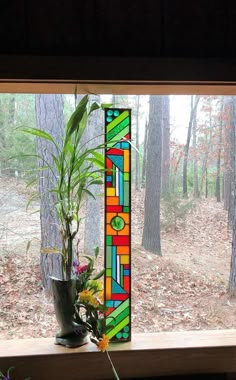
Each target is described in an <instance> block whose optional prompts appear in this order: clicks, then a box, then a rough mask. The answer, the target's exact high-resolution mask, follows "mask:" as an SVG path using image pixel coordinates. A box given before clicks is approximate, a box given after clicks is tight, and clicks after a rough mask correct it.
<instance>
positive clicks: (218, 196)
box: [216, 96, 224, 202]
mask: <svg viewBox="0 0 236 380" xmlns="http://www.w3.org/2000/svg"><path fill="white" fill-rule="evenodd" d="M220 102H221V103H220V122H219V126H218V147H217V148H218V152H217V172H216V200H217V202H220V200H221V189H220V187H221V186H220V175H221V151H222V132H223V110H224V98H223V96H221V99H220Z"/></svg>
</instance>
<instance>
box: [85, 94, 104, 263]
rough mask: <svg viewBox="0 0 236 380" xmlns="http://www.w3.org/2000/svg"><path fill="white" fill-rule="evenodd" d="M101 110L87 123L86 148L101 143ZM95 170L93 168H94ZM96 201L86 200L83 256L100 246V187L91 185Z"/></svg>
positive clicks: (91, 97)
mask: <svg viewBox="0 0 236 380" xmlns="http://www.w3.org/2000/svg"><path fill="white" fill-rule="evenodd" d="M90 102H99V96H96V95H93V96H90ZM102 116H103V115H102V113H101V110H97V111H94V112H93V113H92V114H91V115H90V117H89V121H88V125H87V128H86V130H85V134H84V138H83V141H84V142H87V141H89V140H91V139H92V141H90V142H89V143H88V144H87V145H86V147H87V148H93V147H95V146H97V145H99V144H101V143H102V137H101V134H102V132H103V128H102V126H103V123H102ZM94 169H95V168H94ZM89 191H91V192H92V193H93V194H94V195H95V197H96V199H94V198H92V197H91V196H89V195H88V196H87V198H86V216H85V230H84V254H85V255H93V254H94V249H95V248H96V247H100V245H101V234H100V225H101V215H100V212H101V197H100V196H99V194H101V191H102V190H101V185H92V186H90V187H89ZM96 195H98V196H96Z"/></svg>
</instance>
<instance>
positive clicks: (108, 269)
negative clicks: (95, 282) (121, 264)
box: [106, 268, 111, 277]
mask: <svg viewBox="0 0 236 380" xmlns="http://www.w3.org/2000/svg"><path fill="white" fill-rule="evenodd" d="M106 276H108V277H111V268H107V269H106Z"/></svg>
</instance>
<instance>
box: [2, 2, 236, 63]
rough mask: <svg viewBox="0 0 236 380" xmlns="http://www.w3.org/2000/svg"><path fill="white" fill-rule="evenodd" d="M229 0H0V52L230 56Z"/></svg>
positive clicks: (235, 7)
mask: <svg viewBox="0 0 236 380" xmlns="http://www.w3.org/2000/svg"><path fill="white" fill-rule="evenodd" d="M235 16H236V2H235V1H234V0H231V1H230V0H224V1H222V0H197V1H196V0H193V1H189V0H143V1H139V0H136V1H132V0H86V1H85V0H48V1H45V0H41V1H39V2H35V1H31V0H1V2H0V51H1V53H2V54H37V55H58V54H60V55H73V56H82V55H89V56H97V55H99V56H142V57H143V56H150V57H235V56H236V49H235V48H234V45H235V35H236V23H235Z"/></svg>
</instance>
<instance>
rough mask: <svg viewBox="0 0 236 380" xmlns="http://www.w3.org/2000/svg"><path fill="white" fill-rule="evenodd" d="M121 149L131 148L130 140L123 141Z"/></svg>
mask: <svg viewBox="0 0 236 380" xmlns="http://www.w3.org/2000/svg"><path fill="white" fill-rule="evenodd" d="M121 149H129V143H128V142H122V143H121Z"/></svg>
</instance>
